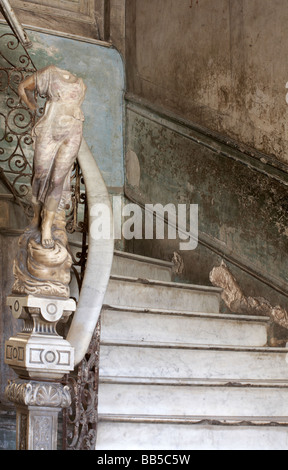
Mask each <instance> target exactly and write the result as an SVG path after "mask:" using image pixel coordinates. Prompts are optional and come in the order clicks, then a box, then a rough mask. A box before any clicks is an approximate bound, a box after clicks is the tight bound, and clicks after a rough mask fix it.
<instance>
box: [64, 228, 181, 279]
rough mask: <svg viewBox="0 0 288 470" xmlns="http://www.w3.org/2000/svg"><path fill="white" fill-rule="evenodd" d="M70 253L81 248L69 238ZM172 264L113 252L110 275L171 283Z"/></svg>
mask: <svg viewBox="0 0 288 470" xmlns="http://www.w3.org/2000/svg"><path fill="white" fill-rule="evenodd" d="M69 238H70V240H69V245H70V249H71V252H72V253H73V255H74V256H75V257H76V254H77V253H79V252H81V249H82V246H81V243H80V242H79V241H77V240H76V239H75V237H74V239H73V237H72V236H70V237H69ZM172 268H173V263H171V262H169V261H162V260H158V259H155V258H148V257H145V256H140V255H134V254H132V253H127V252H122V251H117V250H115V252H114V258H113V264H112V269H111V274H112V275H114V276H126V277H132V278H136V279H138V278H141V279H153V280H158V281H163V282H171V281H172Z"/></svg>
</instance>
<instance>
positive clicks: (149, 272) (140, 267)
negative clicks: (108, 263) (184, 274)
mask: <svg viewBox="0 0 288 470" xmlns="http://www.w3.org/2000/svg"><path fill="white" fill-rule="evenodd" d="M111 274H112V275H118V276H127V277H135V278H141V279H153V280H158V281H167V282H171V280H172V269H171V268H167V267H165V266H160V265H157V264H153V263H145V262H144V261H137V260H134V259H129V258H127V257H126V258H125V257H122V256H117V255H116V256H114V260H113V265H112V271H111Z"/></svg>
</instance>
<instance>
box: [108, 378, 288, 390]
mask: <svg viewBox="0 0 288 470" xmlns="http://www.w3.org/2000/svg"><path fill="white" fill-rule="evenodd" d="M99 383H100V384H111V385H114V384H115V385H139V386H140V385H159V386H173V387H186V386H187V387H189V386H192V387H197V386H199V387H230V388H233V387H235V388H237V387H238V388H245V387H249V388H253V387H255V388H277V389H286V388H288V379H287V380H271V381H269V380H247V379H246V380H239V379H237V380H231V379H229V378H227V379H223V378H222V379H207V378H201V377H199V378H187V377H186V378H185V377H180V378H179V377H151V378H149V377H135V376H134V377H129V376H122V377H121V376H119V377H117V376H107V375H105V376H104V375H103V376H102V375H101V374H100V376H99Z"/></svg>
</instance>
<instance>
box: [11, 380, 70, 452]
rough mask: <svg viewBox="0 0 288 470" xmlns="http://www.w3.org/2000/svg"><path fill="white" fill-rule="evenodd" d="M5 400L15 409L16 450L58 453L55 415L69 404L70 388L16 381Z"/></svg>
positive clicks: (57, 384) (52, 384) (13, 382)
mask: <svg viewBox="0 0 288 470" xmlns="http://www.w3.org/2000/svg"><path fill="white" fill-rule="evenodd" d="M6 397H7V398H8V399H9V400H10V401H11V402H13V403H14V404H15V405H16V413H17V415H16V416H17V424H16V449H17V450H57V427H58V424H57V423H58V413H59V412H60V411H61V409H62V408H66V407H68V406H70V404H71V397H70V393H69V387H63V386H62V385H61V384H59V383H48V382H47V383H45V382H24V381H20V380H15V381H11V382H9V384H8V386H7V387H6Z"/></svg>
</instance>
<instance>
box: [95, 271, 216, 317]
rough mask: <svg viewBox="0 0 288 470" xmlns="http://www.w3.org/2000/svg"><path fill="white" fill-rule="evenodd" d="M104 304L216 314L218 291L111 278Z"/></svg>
mask: <svg viewBox="0 0 288 470" xmlns="http://www.w3.org/2000/svg"><path fill="white" fill-rule="evenodd" d="M104 304H106V305H117V306H131V307H143V308H153V309H157V308H159V309H164V310H165V309H167V310H169V309H170V310H180V311H185V312H207V313H208V312H209V313H219V305H220V294H216V293H212V292H205V291H203V292H201V291H197V290H196V289H185V288H177V287H173V288H172V287H170V286H161V285H148V284H143V283H140V282H127V281H121V280H113V279H111V280H110V282H109V286H108V289H107V293H106V296H105V299H104Z"/></svg>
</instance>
